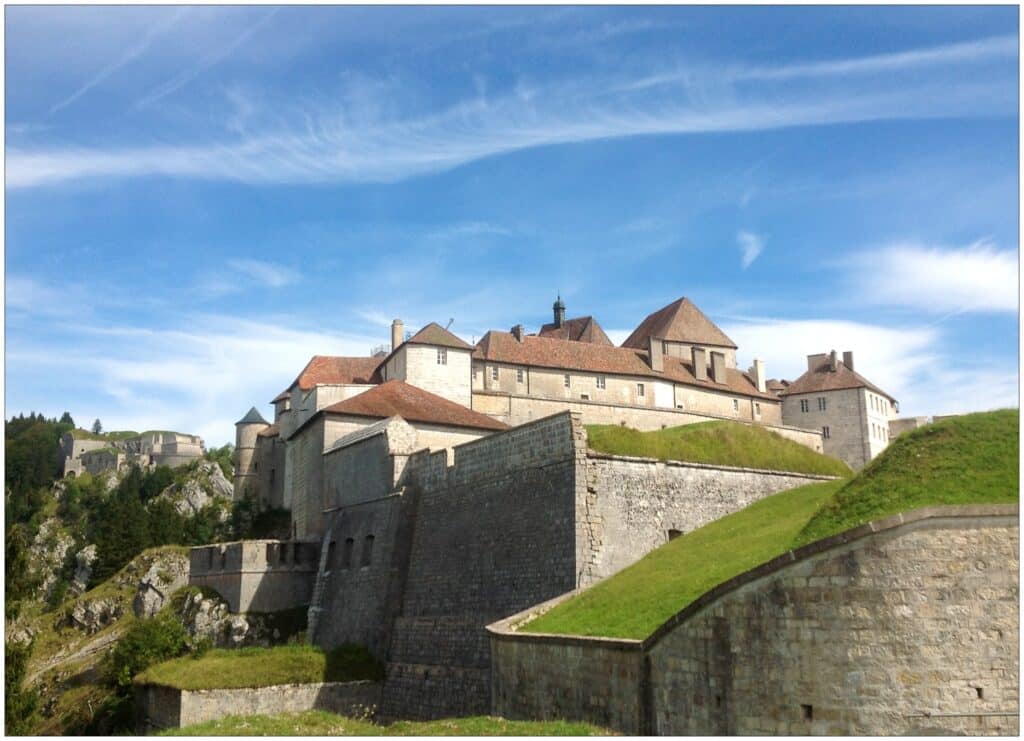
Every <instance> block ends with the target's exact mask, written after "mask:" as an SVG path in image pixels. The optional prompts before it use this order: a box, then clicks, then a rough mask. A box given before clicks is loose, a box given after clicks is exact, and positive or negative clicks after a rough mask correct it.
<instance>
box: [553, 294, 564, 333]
mask: <svg viewBox="0 0 1024 741" xmlns="http://www.w3.org/2000/svg"><path fill="white" fill-rule="evenodd" d="M551 308H552V309H554V312H555V329H561V328H562V325H563V324H565V304H563V303H562V296H561V294H559V296H558V298H557V299H556V300H555V303H554V305H553V306H552V307H551Z"/></svg>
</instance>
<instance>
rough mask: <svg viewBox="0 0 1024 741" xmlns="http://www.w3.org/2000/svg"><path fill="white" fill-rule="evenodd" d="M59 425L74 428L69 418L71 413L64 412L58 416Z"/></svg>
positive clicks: (73, 423) (73, 422) (72, 421)
mask: <svg viewBox="0 0 1024 741" xmlns="http://www.w3.org/2000/svg"><path fill="white" fill-rule="evenodd" d="M60 423H61V424H62V425H71V426H72V427H74V426H75V420H74V419H72V418H71V412H64V414H62V415H61V416H60Z"/></svg>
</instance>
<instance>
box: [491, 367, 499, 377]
mask: <svg viewBox="0 0 1024 741" xmlns="http://www.w3.org/2000/svg"><path fill="white" fill-rule="evenodd" d="M491 380H492V381H497V380H498V366H496V365H492V366H491Z"/></svg>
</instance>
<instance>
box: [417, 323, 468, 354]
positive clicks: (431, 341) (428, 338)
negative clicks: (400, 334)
mask: <svg viewBox="0 0 1024 741" xmlns="http://www.w3.org/2000/svg"><path fill="white" fill-rule="evenodd" d="M406 342H407V343H411V344H413V345H440V346H441V347H454V348H457V349H459V350H472V349H473V346H472V345H470V344H469V343H468V342H465V341H464V340H461V339H459V338H458V337H456V336H455V335H453V334H452V333H451V332H449V331H448V330H447V329H445V328H444V327H442V326H441V325H440V324H438V323H437V322H431V323H430V324H428V325H427V326H425V327H424V328H423V329H421V330H420V331H419V332H417V333H416V334H414V335H413V336H412V337H410V338H409V339H407V340H406Z"/></svg>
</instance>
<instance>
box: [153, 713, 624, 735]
mask: <svg viewBox="0 0 1024 741" xmlns="http://www.w3.org/2000/svg"><path fill="white" fill-rule="evenodd" d="M160 735H161V736H610V735H612V732H611V731H608V730H605V729H602V728H598V727H597V726H592V725H589V724H587V723H569V722H566V721H519V720H505V719H504V718H489V717H485V716H477V717H471V718H447V719H444V720H430V721H398V722H397V723H392V724H391V725H388V726H382V725H377V724H375V723H371V722H370V721H368V720H356V719H354V718H346V717H344V716H341V715H335V714H333V713H326V712H324V711H322V710H309V711H306V712H304V713H281V714H279V715H249V716H234V717H230V718H222V719H220V720H214V721H208V722H206V723H198V724H196V725H194V726H186V727H185V728H175V729H172V730H168V731H164V732H162V733H161V734H160Z"/></svg>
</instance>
